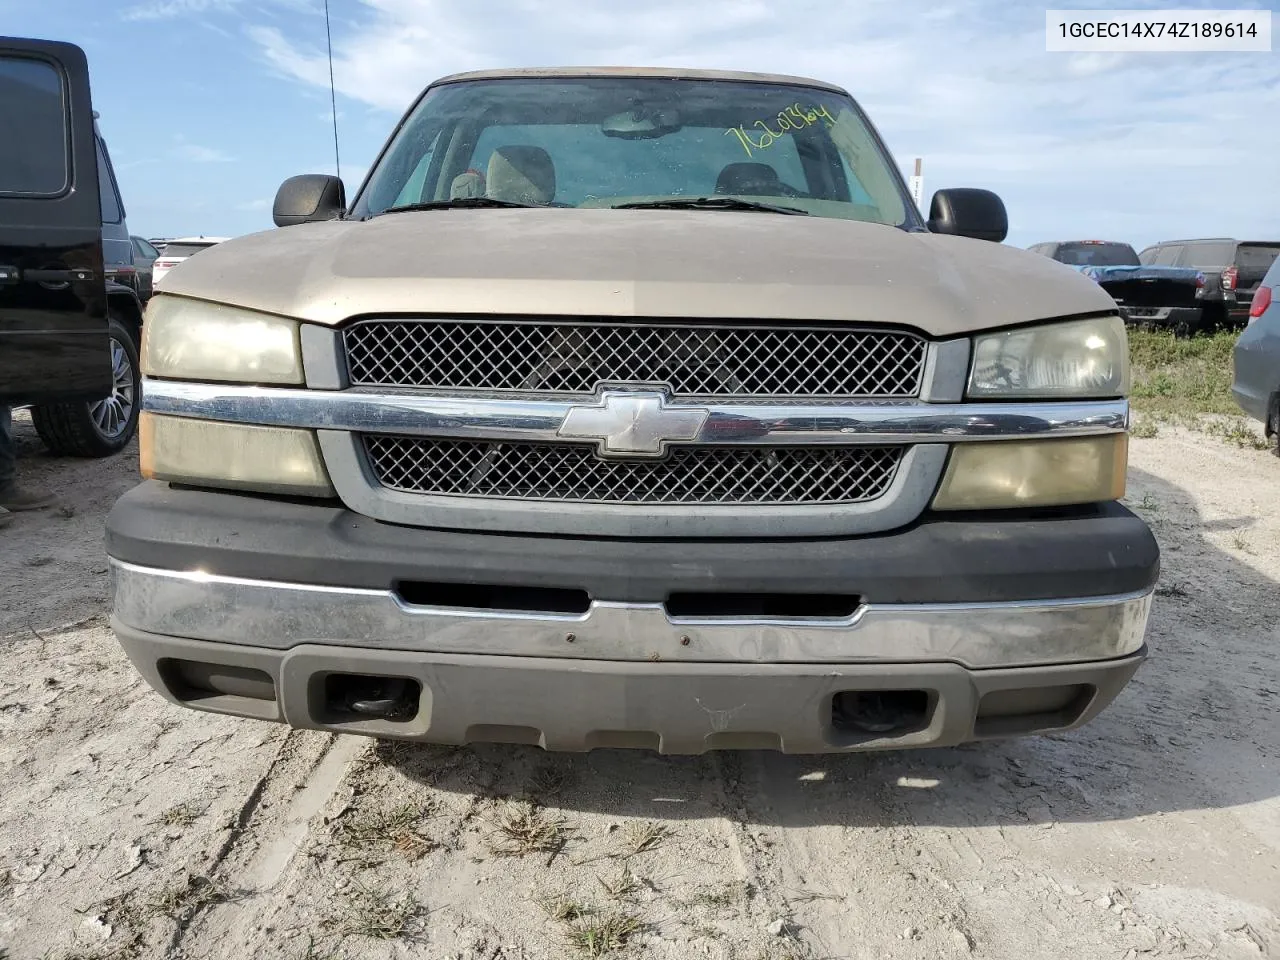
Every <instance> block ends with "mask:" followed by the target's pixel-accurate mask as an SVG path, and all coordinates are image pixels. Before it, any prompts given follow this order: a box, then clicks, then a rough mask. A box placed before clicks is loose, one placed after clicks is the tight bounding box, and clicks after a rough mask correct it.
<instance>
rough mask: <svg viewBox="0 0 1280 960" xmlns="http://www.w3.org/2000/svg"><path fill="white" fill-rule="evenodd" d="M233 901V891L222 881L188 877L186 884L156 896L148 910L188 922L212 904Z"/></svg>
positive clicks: (163, 891) (168, 889)
mask: <svg viewBox="0 0 1280 960" xmlns="http://www.w3.org/2000/svg"><path fill="white" fill-rule="evenodd" d="M233 899H234V897H233V896H232V893H231V891H230V890H228V889H227V887H226V885H225V884H223V883H222V882H221V881H219V880H211V879H210V878H209V877H200V876H188V877H187V879H186V882H184V883H181V884H177V885H175V886H172V887H168V888H167V889H165V890H162V891H160V893H158V894H156V896H155V897H154V898H153V899H152V900H151V902H150V903H149V904H148V910H149V911H150V912H151V913H153V914H160V915H163V916H166V917H170V918H172V919H174V920H186V919H190V918H191V917H192V916H194V915H195V914H196V913H198V912H200V911H201V910H203V909H204V908H205V907H207V906H209V905H210V904H214V903H227V902H229V901H231V900H233Z"/></svg>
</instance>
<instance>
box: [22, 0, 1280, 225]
mask: <svg viewBox="0 0 1280 960" xmlns="http://www.w3.org/2000/svg"><path fill="white" fill-rule="evenodd" d="M1053 6H1054V7H1058V8H1069V7H1091V8H1099V7H1104V6H1107V4H1105V3H1104V2H1102V0H1092V2H1090V3H1068V2H1061V0H1060V2H1057V3H1054V4H1053ZM1114 6H1117V7H1123V8H1125V9H1132V8H1136V7H1150V8H1152V9H1176V8H1177V7H1175V6H1174V5H1173V4H1160V5H1157V4H1150V3H1140V2H1137V0H1128V2H1123V3H1120V4H1115V5H1114ZM1045 7H1046V4H1043V3H1040V4H1031V3H1018V2H1001V0H954V2H952V0H943V2H939V3H922V2H911V0H857V2H851V0H830V2H811V0H698V2H697V3H696V4H695V3H690V2H688V0H632V2H631V3H629V4H626V5H625V6H624V5H620V4H614V3H609V2H605V0H505V2H504V0H469V2H462V0H449V2H442V0H330V9H331V13H332V17H333V32H334V55H335V75H336V82H337V87H338V110H339V125H340V133H341V151H342V160H343V179H344V180H346V182H347V187H348V190H349V191H350V190H354V188H355V187H356V186H357V185H358V182H359V180H360V179H361V178H362V177H363V174H364V172H365V170H366V169H367V166H368V164H369V163H370V162H371V161H372V159H373V157H374V156H375V154H376V153H377V151H378V149H379V148H380V147H381V145H382V142H383V140H384V139H385V137H386V135H387V134H388V132H389V131H390V129H391V128H392V126H393V125H394V124H395V122H396V120H397V119H398V117H399V115H400V113H401V111H402V110H403V109H404V108H405V107H406V106H407V105H408V104H409V102H410V101H411V100H412V98H413V97H414V96H415V95H416V94H417V92H418V91H419V90H420V89H421V87H422V86H424V85H425V84H426V83H427V82H428V81H430V80H432V79H434V78H435V77H438V76H442V75H444V74H447V73H452V72H456V71H459V70H469V69H480V68H486V67H501V66H537V65H551V64H555V65H562V64H600V63H622V64H631V65H641V64H643V65H681V66H691V67H719V68H730V69H745V70H766V71H773V72H780V73H795V74H801V75H806V76H814V77H819V78H822V79H824V80H830V81H833V82H836V83H839V84H841V85H843V86H845V87H846V88H847V89H849V90H850V91H851V92H852V93H853V94H854V96H856V97H857V98H858V99H859V100H860V101H861V102H862V104H863V106H864V107H865V108H866V109H867V111H868V113H869V114H870V115H871V117H872V120H873V121H874V122H875V123H876V125H877V126H878V127H879V129H880V132H881V133H882V134H883V135H884V137H885V139H886V140H887V141H888V144H889V146H890V148H891V149H892V150H893V151H894V153H895V155H896V157H897V159H898V161H899V164H900V165H901V166H902V167H903V168H904V170H905V169H907V168H908V167H909V166H910V164H911V161H912V158H914V157H916V156H920V157H923V158H924V163H925V168H924V173H925V189H926V193H928V192H930V191H932V190H934V189H937V188H939V187H942V186H983V187H987V188H989V189H993V190H995V191H996V192H998V193H999V194H1000V195H1001V196H1002V197H1003V198H1004V200H1005V203H1006V205H1007V206H1008V208H1009V215H1010V223H1011V231H1010V237H1009V241H1010V242H1011V243H1015V244H1018V245H1020V246H1025V245H1027V244H1030V243H1033V242H1036V241H1039V240H1048V239H1060V238H1068V237H1079V238H1091V237H1096V238H1107V239H1121V240H1128V241H1129V242H1132V243H1134V244H1135V245H1138V246H1142V245H1145V244H1147V243H1151V242H1153V241H1155V240H1159V239H1168V238H1172V237H1179V236H1237V237H1248V238H1258V239H1261V238H1267V239H1271V238H1273V237H1275V236H1276V235H1278V234H1280V175H1278V174H1280V160H1278V159H1277V158H1280V123H1277V117H1280V52H1275V51H1273V52H1271V53H1253V54H1244V53H1233V54H1228V53H1203V54H1164V53H1162V54H1151V53H1147V54H1095V53H1087V54H1086V53H1075V54H1068V53H1052V54H1051V53H1046V52H1045V38H1044V22H1045V21H1044V16H1045V15H1044V11H1045ZM1181 7H1183V8H1188V7H1193V8H1196V9H1205V8H1209V7H1220V8H1224V9H1232V8H1241V7H1255V8H1260V9H1268V8H1269V9H1272V10H1275V9H1277V5H1276V3H1274V2H1273V3H1270V4H1265V3H1258V2H1256V0H1254V2H1250V0H1235V2H1230V3H1225V4H1222V3H1212V2H1208V0H1200V2H1198V3H1194V4H1182V5H1181ZM322 9H323V0H112V2H110V3H107V2H104V0H46V2H44V3H41V4H35V3H31V2H30V0H0V24H3V27H2V30H3V32H4V33H8V34H11V35H17V36H37V37H45V38H50V39H60V40H70V41H72V42H74V43H77V44H79V45H80V46H82V47H84V49H85V51H86V52H87V53H88V56H89V63H90V68H91V71H92V79H93V93H94V102H95V106H96V108H97V109H98V110H99V112H100V113H101V114H102V121H101V122H102V127H103V133H104V135H105V136H106V138H107V142H108V144H109V145H110V149H111V153H112V157H113V159H114V161H115V164H116V168H117V175H118V177H119V179H120V181H121V186H122V190H123V192H124V194H125V203H126V207H127V209H128V216H129V224H130V227H131V228H132V229H133V231H134V232H135V233H141V234H143V235H146V236H175V235H179V234H191V233H204V234H208V235H216V234H220V235H230V236H234V235H238V234H242V233H248V232H251V231H254V230H260V229H265V228H267V227H269V226H270V225H271V221H270V202H271V198H272V196H273V195H274V193H275V189H276V187H277V186H278V185H279V183H280V181H282V180H283V179H284V178H286V177H288V176H291V175H292V174H295V173H304V172H331V171H332V169H333V132H332V128H331V126H330V116H329V91H328V65H327V62H326V59H325V55H324V51H325V30H324V18H323V15H322ZM1276 29H1277V30H1278V31H1280V17H1277V18H1276Z"/></svg>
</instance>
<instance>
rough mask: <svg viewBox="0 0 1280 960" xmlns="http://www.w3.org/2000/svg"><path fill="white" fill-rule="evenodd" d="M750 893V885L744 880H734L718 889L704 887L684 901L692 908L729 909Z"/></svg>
mask: <svg viewBox="0 0 1280 960" xmlns="http://www.w3.org/2000/svg"><path fill="white" fill-rule="evenodd" d="M749 893H750V885H749V884H748V883H747V882H746V881H745V880H735V881H734V882H733V883H726V884H724V885H722V886H718V887H705V888H703V889H702V890H699V891H698V892H697V893H695V894H694V895H693V896H692V897H690V898H689V899H688V900H686V901H685V903H687V904H688V905H689V906H692V907H717V908H721V909H723V908H724V907H731V906H733V905H734V904H738V903H742V902H743V901H744V900H746V899H747V897H748V895H749Z"/></svg>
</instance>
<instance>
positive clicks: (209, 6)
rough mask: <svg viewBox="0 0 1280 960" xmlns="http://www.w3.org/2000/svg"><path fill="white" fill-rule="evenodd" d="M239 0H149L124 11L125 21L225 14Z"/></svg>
mask: <svg viewBox="0 0 1280 960" xmlns="http://www.w3.org/2000/svg"><path fill="white" fill-rule="evenodd" d="M238 3H240V0H150V2H148V3H139V4H137V5H136V6H132V7H129V8H128V9H126V10H125V11H124V12H123V13H122V14H121V16H122V17H123V18H124V19H125V20H170V19H173V18H174V17H185V16H190V15H192V14H201V13H225V12H227V11H228V10H230V9H231V8H232V7H235V6H236V5H237V4H238Z"/></svg>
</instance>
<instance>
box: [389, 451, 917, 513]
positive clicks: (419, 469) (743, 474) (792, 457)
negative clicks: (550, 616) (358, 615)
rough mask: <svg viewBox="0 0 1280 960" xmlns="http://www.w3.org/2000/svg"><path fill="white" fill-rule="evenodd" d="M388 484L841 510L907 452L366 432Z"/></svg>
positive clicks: (479, 493)
mask: <svg viewBox="0 0 1280 960" xmlns="http://www.w3.org/2000/svg"><path fill="white" fill-rule="evenodd" d="M364 445H365V450H366V452H367V454H368V456H369V462H370V464H371V465H372V467H373V470H374V473H375V475H376V476H377V478H378V480H379V482H380V483H381V484H382V485H383V486H384V487H389V488H391V489H393V490H400V491H405V492H409V493H418V494H436V495H446V496H466V497H499V498H503V499H522V500H553V501H558V502H577V503H644V504H663V503H668V504H682V503H683V504H691V503H706V504H715V503H723V504H751V503H768V504H837V503H858V502H860V501H865V500H874V499H875V498H876V497H879V496H881V495H882V494H883V493H884V492H885V490H887V489H888V487H889V484H890V483H891V482H892V481H893V477H894V474H895V473H896V472H897V469H898V463H899V461H900V460H901V459H902V451H903V448H902V447H803V448H800V447H698V446H687V447H685V446H681V447H674V448H673V449H672V451H671V455H670V456H669V457H668V458H667V459H665V460H661V461H639V460H601V459H600V458H599V457H597V456H596V455H595V450H594V447H592V446H591V445H589V444H569V443H506V442H503V443H486V442H476V441H470V440H433V439H425V438H421V437H399V436H388V435H383V434H368V435H366V436H365V437H364Z"/></svg>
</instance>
